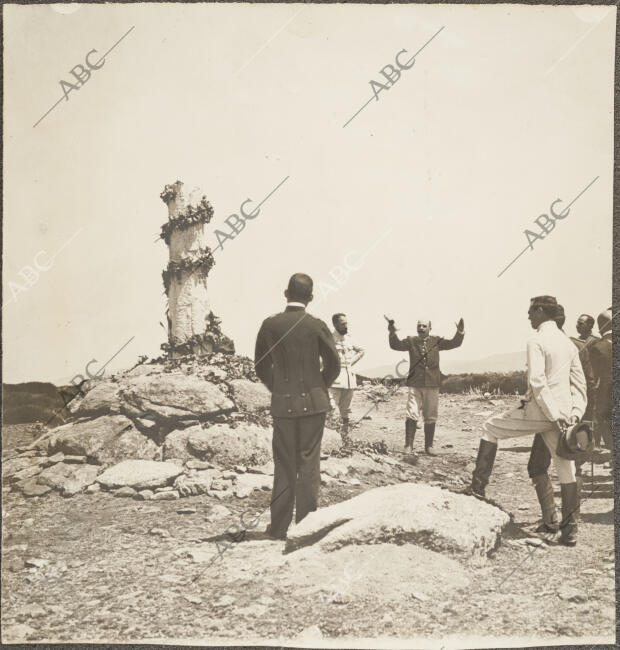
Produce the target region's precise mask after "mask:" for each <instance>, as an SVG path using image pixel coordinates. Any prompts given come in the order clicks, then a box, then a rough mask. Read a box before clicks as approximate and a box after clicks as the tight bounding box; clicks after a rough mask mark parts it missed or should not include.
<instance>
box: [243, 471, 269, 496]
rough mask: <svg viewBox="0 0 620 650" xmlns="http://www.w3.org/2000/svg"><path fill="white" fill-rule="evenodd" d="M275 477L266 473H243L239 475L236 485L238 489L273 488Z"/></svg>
mask: <svg viewBox="0 0 620 650" xmlns="http://www.w3.org/2000/svg"><path fill="white" fill-rule="evenodd" d="M272 486H273V477H272V476H267V475H266V474H241V475H239V476H237V482H236V483H235V487H236V488H237V490H240V489H243V490H245V489H246V488H247V489H249V490H250V492H251V491H252V490H271V488H272Z"/></svg>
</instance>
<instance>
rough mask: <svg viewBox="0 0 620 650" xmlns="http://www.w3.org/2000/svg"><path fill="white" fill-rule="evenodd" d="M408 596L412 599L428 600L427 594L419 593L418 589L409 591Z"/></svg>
mask: <svg viewBox="0 0 620 650" xmlns="http://www.w3.org/2000/svg"><path fill="white" fill-rule="evenodd" d="M409 598H413V599H414V600H419V601H421V602H423V603H424V602H426V601H427V600H428V596H427V595H426V594H422V593H420V592H419V591H410V592H409Z"/></svg>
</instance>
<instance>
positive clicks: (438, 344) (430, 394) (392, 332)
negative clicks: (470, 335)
mask: <svg viewBox="0 0 620 650" xmlns="http://www.w3.org/2000/svg"><path fill="white" fill-rule="evenodd" d="M456 328H457V331H456V334H455V335H454V336H453V337H452V338H451V339H448V340H447V339H444V338H442V337H441V336H431V333H430V332H431V322H430V321H429V320H419V321H418V328H417V329H418V336H407V337H406V338H404V339H402V340H401V339H399V338H398V336H396V327H395V326H394V321H393V320H390V321H388V332H389V341H390V347H391V348H392V350H407V351H408V352H409V375H408V376H407V386H409V395H408V397H407V419H406V420H405V449H409V451H411V452H413V441H414V438H415V432H416V429H417V427H418V419H419V417H420V411H421V412H422V415H423V417H424V448H425V450H426V453H427V454H429V455H430V456H433V455H434V454H435V452H434V450H433V440H434V438H435V423H436V422H437V411H438V405H439V384H440V380H441V373H440V371H439V351H440V350H452V349H453V348H458V347H459V345H461V343H462V342H463V337H464V336H465V324H464V322H463V319H462V318H461V320H460V321H459V322H458V323H457V326H456Z"/></svg>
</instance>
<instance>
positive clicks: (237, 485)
mask: <svg viewBox="0 0 620 650" xmlns="http://www.w3.org/2000/svg"><path fill="white" fill-rule="evenodd" d="M269 404H270V395H269V391H268V390H267V389H266V388H265V387H264V386H263V385H262V384H261V383H259V382H258V379H257V377H256V375H255V374H254V367H253V363H252V361H251V359H248V358H247V357H241V356H237V355H229V354H211V355H207V356H203V357H193V356H190V357H186V358H180V359H174V360H165V359H158V360H155V361H152V362H150V363H143V364H140V365H138V366H136V367H134V368H132V369H131V370H130V371H127V372H123V373H118V374H116V375H113V376H111V377H109V378H105V379H99V380H96V381H95V382H94V383H92V384H91V386H90V387H89V390H88V391H87V392H86V393H85V394H83V395H79V396H78V397H76V398H75V399H73V400H71V402H70V403H69V404H68V415H69V418H68V422H67V424H63V425H62V426H59V427H55V428H52V429H50V430H48V431H46V432H44V433H43V434H42V435H41V436H40V437H39V438H38V439H37V440H36V441H35V442H34V443H32V444H31V445H30V446H28V447H27V448H22V449H18V450H16V453H15V454H14V455H13V456H12V457H6V456H5V462H4V463H3V480H4V481H5V482H8V483H9V484H10V485H12V486H13V488H14V489H17V490H20V491H22V492H23V493H24V494H25V495H26V496H41V495H43V494H45V493H47V492H49V491H51V490H58V491H59V492H61V493H62V494H63V495H64V496H73V495H74V494H77V493H78V492H80V491H82V490H85V489H88V491H91V492H92V491H97V490H98V489H100V488H104V489H110V490H116V491H120V494H119V495H120V496H135V497H136V498H177V497H179V496H186V495H189V494H202V493H211V492H213V493H215V494H216V495H217V496H225V495H226V494H230V493H234V494H236V495H237V496H247V495H248V494H249V493H250V492H251V491H252V490H253V489H261V488H265V489H268V488H270V486H271V479H269V475H270V474H272V469H270V467H269V463H270V461H271V455H272V451H271V436H272V434H271V428H270V423H271V418H270V416H269ZM340 445H341V439H340V436H339V435H338V434H337V433H335V432H334V431H331V430H329V429H326V431H325V434H324V436H323V444H322V452H323V454H330V453H333V452H336V451H337V450H338V449H339V448H340ZM111 477H112V478H111ZM160 493H166V494H167V496H166V497H156V495H157V494H160Z"/></svg>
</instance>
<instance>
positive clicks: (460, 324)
mask: <svg viewBox="0 0 620 650" xmlns="http://www.w3.org/2000/svg"><path fill="white" fill-rule="evenodd" d="M455 325H456V329H457V330H458V331H459V332H461V333H462V332H464V331H465V321H464V320H463V319H462V318H461V320H460V321H459V322H458V323H455Z"/></svg>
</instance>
